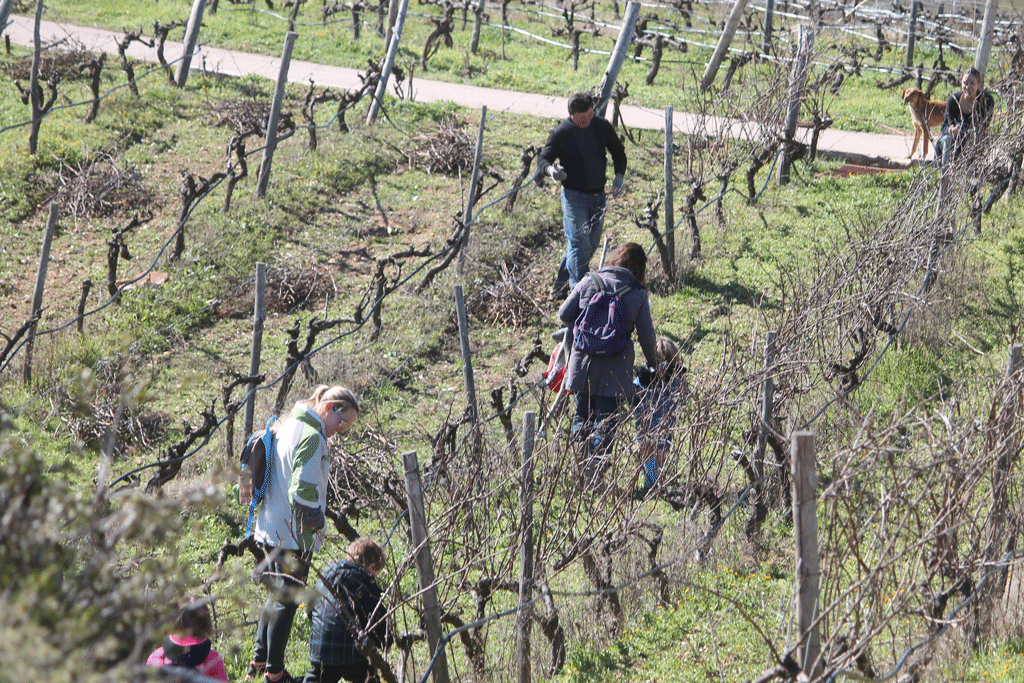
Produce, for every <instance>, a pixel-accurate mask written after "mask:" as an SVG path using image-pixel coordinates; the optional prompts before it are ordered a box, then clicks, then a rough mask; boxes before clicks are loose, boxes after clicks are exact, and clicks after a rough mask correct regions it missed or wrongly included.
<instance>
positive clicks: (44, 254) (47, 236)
mask: <svg viewBox="0 0 1024 683" xmlns="http://www.w3.org/2000/svg"><path fill="white" fill-rule="evenodd" d="M57 214H58V207H57V202H50V213H49V215H48V216H47V220H46V232H44V233H43V246H42V249H40V251H39V267H38V268H37V269H36V287H35V289H34V290H33V292H32V313H31V317H32V318H37V319H38V318H39V316H40V315H42V313H43V291H44V290H45V289H46V270H47V269H48V268H49V267H50V245H51V244H52V243H53V233H54V232H56V231H57ZM38 325H39V321H38V320H36V321H35V322H33V323H32V327H31V328H30V329H29V331H28V338H27V339H26V340H25V366H24V369H23V373H22V376H23V379H24V381H25V384H28V383H30V382H31V381H32V347H33V345H34V344H35V339H36V327H37V326H38Z"/></svg>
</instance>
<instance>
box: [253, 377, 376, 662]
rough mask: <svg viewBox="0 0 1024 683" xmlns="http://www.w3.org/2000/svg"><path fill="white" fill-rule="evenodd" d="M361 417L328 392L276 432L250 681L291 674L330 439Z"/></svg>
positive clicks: (343, 393)
mask: <svg viewBox="0 0 1024 683" xmlns="http://www.w3.org/2000/svg"><path fill="white" fill-rule="evenodd" d="M358 416H359V402H358V401H357V400H356V397H355V396H354V395H353V394H352V392H351V391H349V390H348V389H346V388H344V387H339V386H334V387H328V386H325V385H322V386H319V387H317V388H316V390H314V392H313V395H312V396H311V397H310V398H308V399H306V400H305V401H299V402H298V403H296V404H295V407H294V408H292V412H291V415H289V416H288V418H286V419H284V420H280V421H279V422H277V424H276V425H274V444H275V447H274V456H275V457H274V458H273V467H272V468H271V469H270V471H268V472H267V475H268V476H269V477H270V481H269V483H268V485H267V492H266V494H265V495H264V498H263V502H262V504H261V505H260V509H259V514H258V515H257V516H256V524H255V528H254V533H253V536H254V538H255V540H256V541H257V542H258V543H259V544H260V545H261V546H262V547H263V550H264V551H265V552H266V553H267V561H266V562H265V563H264V565H263V573H262V577H261V581H262V582H263V585H264V586H266V587H267V588H268V589H269V590H270V595H269V596H268V597H267V602H266V604H265V605H264V606H263V612H262V613H261V614H260V621H259V625H258V626H257V628H256V643H255V645H254V646H253V657H252V662H251V663H250V665H249V672H248V675H247V676H246V679H247V680H249V679H252V678H254V677H256V676H259V675H260V674H263V676H264V679H265V680H266V681H271V682H274V681H279V680H281V679H282V677H283V676H284V675H285V671H284V655H285V649H286V647H287V645H288V638H289V636H290V635H291V630H292V621H293V620H294V618H295V611H296V609H297V608H298V603H297V602H296V599H295V592H296V590H298V589H299V588H301V587H302V586H304V585H305V582H306V577H307V575H308V573H309V559H310V557H311V556H312V554H313V553H314V552H315V551H316V550H317V549H318V548H319V547H320V546H321V545H322V544H323V538H324V527H325V526H326V522H327V518H326V516H325V514H324V511H325V509H326V506H327V482H328V477H329V475H330V467H331V459H330V455H329V453H328V450H327V440H328V439H330V438H331V437H332V436H334V435H335V434H342V433H344V432H345V431H346V430H347V429H348V428H349V427H350V426H351V425H352V423H353V422H355V421H356V418H357V417H358Z"/></svg>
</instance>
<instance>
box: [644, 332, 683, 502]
mask: <svg viewBox="0 0 1024 683" xmlns="http://www.w3.org/2000/svg"><path fill="white" fill-rule="evenodd" d="M655 346H656V347H657V355H658V366H657V367H656V368H653V369H649V370H646V371H642V372H641V373H639V376H638V377H637V379H636V380H635V381H634V389H635V394H634V395H635V396H636V410H635V413H634V416H635V419H636V443H637V445H638V448H639V451H640V459H641V462H643V468H644V488H643V494H644V495H646V494H647V493H649V492H650V491H651V490H652V489H654V488H655V487H657V486H659V485H660V474H661V470H662V469H663V468H664V466H665V462H666V460H668V453H669V450H670V449H671V448H672V430H673V428H674V427H675V425H676V407H677V405H678V403H679V400H680V399H681V398H682V396H683V393H684V392H685V391H686V380H685V375H686V368H685V367H683V366H681V365H680V363H679V347H678V346H676V344H675V343H674V342H673V341H671V340H670V339H666V338H664V337H658V339H657V340H656V342H655Z"/></svg>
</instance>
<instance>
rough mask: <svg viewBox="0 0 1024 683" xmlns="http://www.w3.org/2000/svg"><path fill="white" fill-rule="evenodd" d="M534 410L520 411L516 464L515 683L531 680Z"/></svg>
mask: <svg viewBox="0 0 1024 683" xmlns="http://www.w3.org/2000/svg"><path fill="white" fill-rule="evenodd" d="M536 423H537V413H535V412H533V411H530V412H527V413H525V414H524V415H523V449H522V458H521V459H520V467H519V518H520V524H522V533H521V534H520V541H519V611H518V612H516V662H517V667H516V668H517V670H518V672H519V677H518V683H530V681H531V675H530V612H529V610H528V609H527V608H526V604H527V603H529V602H530V601H531V600H533V470H534V463H533V444H534V438H535V435H536V432H535V429H536Z"/></svg>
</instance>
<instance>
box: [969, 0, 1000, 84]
mask: <svg viewBox="0 0 1024 683" xmlns="http://www.w3.org/2000/svg"><path fill="white" fill-rule="evenodd" d="M998 11H999V0H988V2H986V3H985V18H984V19H982V20H981V40H980V41H979V42H978V54H977V55H976V56H975V58H974V68H976V69H977V70H978V71H980V72H981V81H982V84H984V82H985V69H987V68H988V57H989V55H990V54H991V53H992V29H993V27H994V26H995V23H996V14H997V13H998Z"/></svg>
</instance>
